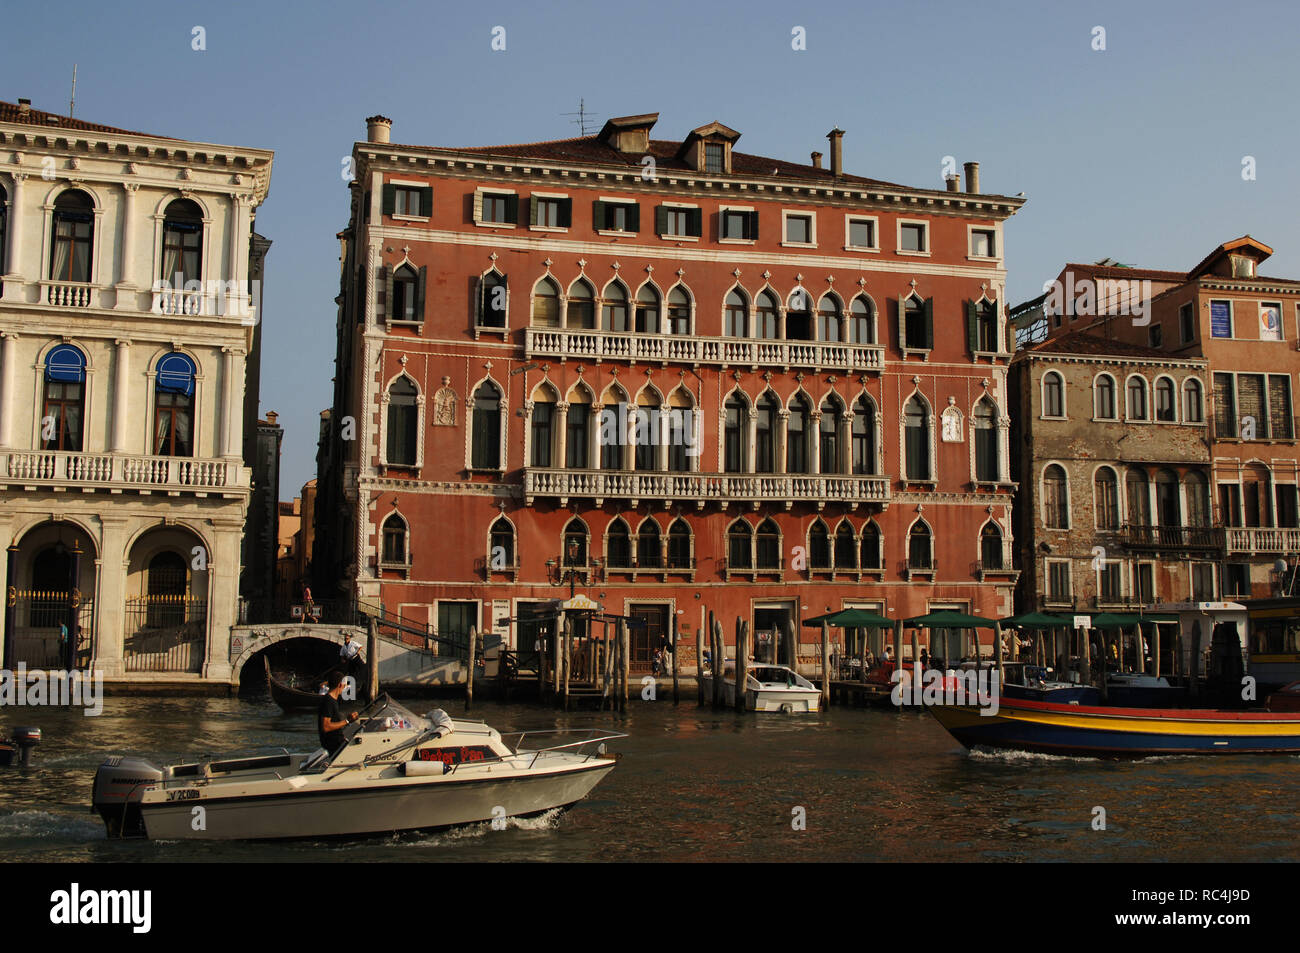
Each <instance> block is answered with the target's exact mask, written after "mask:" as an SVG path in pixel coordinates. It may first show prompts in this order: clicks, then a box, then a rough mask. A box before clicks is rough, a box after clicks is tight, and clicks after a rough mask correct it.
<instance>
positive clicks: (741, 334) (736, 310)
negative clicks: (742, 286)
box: [722, 288, 749, 338]
mask: <svg viewBox="0 0 1300 953" xmlns="http://www.w3.org/2000/svg"><path fill="white" fill-rule="evenodd" d="M722 333H723V334H724V335H725V336H726V337H729V338H747V337H749V305H748V304H747V303H746V301H745V298H744V296H743V295H742V294H741V293H740V292H739V291H738V290H737V289H735V288H732V289H731V290H730V291H728V292H727V300H726V306H725V308H724V309H723V328H722Z"/></svg>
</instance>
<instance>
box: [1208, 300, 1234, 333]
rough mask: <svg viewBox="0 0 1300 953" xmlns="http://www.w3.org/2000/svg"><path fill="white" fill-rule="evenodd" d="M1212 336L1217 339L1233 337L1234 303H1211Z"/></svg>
mask: <svg viewBox="0 0 1300 953" xmlns="http://www.w3.org/2000/svg"><path fill="white" fill-rule="evenodd" d="M1210 335H1211V336H1212V337H1216V338H1230V337H1232V303H1231V302H1230V301H1211V302H1210Z"/></svg>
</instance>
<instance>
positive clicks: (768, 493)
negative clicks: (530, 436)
mask: <svg viewBox="0 0 1300 953" xmlns="http://www.w3.org/2000/svg"><path fill="white" fill-rule="evenodd" d="M889 484H890V478H889V477H887V476H858V475H847V474H801V473H676V472H663V471H650V472H634V471H630V470H577V469H573V470H569V469H556V468H548V467H526V468H525V469H524V502H525V503H526V504H528V505H530V506H531V505H532V503H533V501H534V500H535V499H536V498H537V497H555V498H558V499H559V502H560V505H561V506H565V505H567V503H568V501H569V500H570V499H571V498H575V497H576V498H582V499H593V500H595V502H596V505H597V506H600V505H601V504H602V503H603V502H604V501H605V500H609V499H616V500H626V501H627V502H628V504H629V505H631V506H636V505H637V504H638V503H640V502H641V501H642V500H653V501H659V502H662V503H664V504H665V505H666V504H669V503H693V504H695V507H696V509H700V510H702V509H704V507H705V505H706V504H708V503H710V502H716V503H717V504H719V505H720V506H724V507H725V506H727V505H729V504H731V503H738V502H739V503H749V504H751V505H752V507H753V508H755V509H757V508H758V505H759V504H760V503H781V504H783V505H784V506H785V508H786V509H787V510H788V509H790V508H791V506H793V505H794V504H795V503H801V502H806V503H814V504H816V505H817V508H818V509H821V508H823V507H824V506H825V505H826V503H828V502H834V503H848V504H851V505H853V506H854V507H857V506H859V505H862V504H871V503H874V504H878V505H880V506H881V507H882V508H883V507H885V506H888V505H889V495H890V494H889Z"/></svg>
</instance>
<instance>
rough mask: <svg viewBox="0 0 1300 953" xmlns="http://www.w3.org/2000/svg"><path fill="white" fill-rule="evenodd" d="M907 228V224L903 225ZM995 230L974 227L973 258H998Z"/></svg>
mask: <svg viewBox="0 0 1300 953" xmlns="http://www.w3.org/2000/svg"><path fill="white" fill-rule="evenodd" d="M903 227H904V228H907V226H906V225H904V226H903ZM993 236H994V232H993V230H992V229H991V228H973V229H971V233H970V253H971V257H972V258H996V257H997V255H996V253H995V252H994V245H993Z"/></svg>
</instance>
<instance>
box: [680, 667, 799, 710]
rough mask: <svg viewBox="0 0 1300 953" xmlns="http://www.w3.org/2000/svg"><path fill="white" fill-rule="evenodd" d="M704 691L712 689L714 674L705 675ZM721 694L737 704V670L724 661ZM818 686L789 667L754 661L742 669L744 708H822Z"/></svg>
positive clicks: (727, 700)
mask: <svg viewBox="0 0 1300 953" xmlns="http://www.w3.org/2000/svg"><path fill="white" fill-rule="evenodd" d="M704 680H705V685H706V691H710V692H711V691H712V690H713V676H712V675H706V676H704ZM722 694H723V698H724V699H725V701H726V704H728V705H734V704H735V703H736V671H735V666H734V665H733V664H732V663H730V662H729V663H727V665H726V668H725V671H724V672H723V675H722ZM821 697H822V693H821V689H819V688H818V687H817V686H816V685H814V684H813V683H812V682H810V681H808V679H806V678H804V677H803V676H802V675H800V674H799V673H798V672H796V671H795V670H794V669H792V668H788V667H786V666H784V665H771V664H766V663H755V664H753V665H750V666H749V668H747V669H746V670H745V709H746V710H747V711H780V712H786V713H787V714H789V713H792V712H815V711H819V710H820V709H821Z"/></svg>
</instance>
